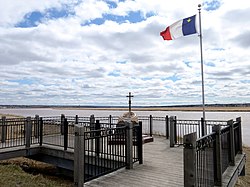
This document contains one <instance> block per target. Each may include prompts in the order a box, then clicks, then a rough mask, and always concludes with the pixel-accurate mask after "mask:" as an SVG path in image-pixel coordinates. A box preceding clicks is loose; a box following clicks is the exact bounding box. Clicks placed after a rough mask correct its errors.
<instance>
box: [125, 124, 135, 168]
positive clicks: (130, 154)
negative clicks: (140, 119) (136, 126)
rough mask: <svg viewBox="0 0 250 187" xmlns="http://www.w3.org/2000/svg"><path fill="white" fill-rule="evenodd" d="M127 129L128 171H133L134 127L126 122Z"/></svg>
mask: <svg viewBox="0 0 250 187" xmlns="http://www.w3.org/2000/svg"><path fill="white" fill-rule="evenodd" d="M125 125H126V126H127V128H126V131H127V132H126V134H127V136H126V169H133V126H132V123H131V122H125Z"/></svg>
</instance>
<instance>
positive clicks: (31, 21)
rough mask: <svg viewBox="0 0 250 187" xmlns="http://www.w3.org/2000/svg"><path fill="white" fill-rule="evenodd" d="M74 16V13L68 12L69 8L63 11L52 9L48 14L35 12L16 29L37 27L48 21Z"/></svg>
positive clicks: (26, 17) (28, 14) (28, 15)
mask: <svg viewBox="0 0 250 187" xmlns="http://www.w3.org/2000/svg"><path fill="white" fill-rule="evenodd" d="M70 15H74V13H73V12H70V11H68V10H67V7H65V8H63V9H56V8H51V9H48V10H47V11H46V12H39V11H34V12H30V13H27V14H26V15H25V16H24V18H23V21H21V22H19V23H17V24H16V27H21V28H27V27H36V26H37V25H39V24H40V23H42V22H43V21H45V20H46V19H58V18H63V17H68V16H70Z"/></svg>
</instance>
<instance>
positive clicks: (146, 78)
mask: <svg viewBox="0 0 250 187" xmlns="http://www.w3.org/2000/svg"><path fill="white" fill-rule="evenodd" d="M152 79H153V78H151V77H144V78H142V79H141V80H144V81H148V80H152Z"/></svg>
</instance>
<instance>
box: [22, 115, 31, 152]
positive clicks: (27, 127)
mask: <svg viewBox="0 0 250 187" xmlns="http://www.w3.org/2000/svg"><path fill="white" fill-rule="evenodd" d="M24 128H25V147H26V148H30V144H31V141H30V140H31V132H32V124H31V117H27V118H26V121H25V127H24Z"/></svg>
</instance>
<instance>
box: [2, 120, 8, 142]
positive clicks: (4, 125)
mask: <svg viewBox="0 0 250 187" xmlns="http://www.w3.org/2000/svg"><path fill="white" fill-rule="evenodd" d="M1 131H2V132H1V142H2V143H4V142H5V141H6V139H7V122H6V116H2V124H1Z"/></svg>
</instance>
